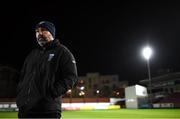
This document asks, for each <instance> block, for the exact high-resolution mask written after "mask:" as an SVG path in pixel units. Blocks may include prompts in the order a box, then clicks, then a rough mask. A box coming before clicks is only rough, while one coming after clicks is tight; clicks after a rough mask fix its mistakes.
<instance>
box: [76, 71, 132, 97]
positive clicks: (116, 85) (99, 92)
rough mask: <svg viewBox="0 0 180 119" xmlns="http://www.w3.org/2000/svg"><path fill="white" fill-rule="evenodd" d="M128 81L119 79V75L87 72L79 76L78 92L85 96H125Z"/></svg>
mask: <svg viewBox="0 0 180 119" xmlns="http://www.w3.org/2000/svg"><path fill="white" fill-rule="evenodd" d="M127 85H128V82H127V81H121V82H120V81H119V77H118V75H100V74H99V73H87V74H86V76H80V77H79V83H78V86H77V90H76V92H75V93H76V94H78V95H79V96H85V97H124V88H125V87H126V86H127Z"/></svg>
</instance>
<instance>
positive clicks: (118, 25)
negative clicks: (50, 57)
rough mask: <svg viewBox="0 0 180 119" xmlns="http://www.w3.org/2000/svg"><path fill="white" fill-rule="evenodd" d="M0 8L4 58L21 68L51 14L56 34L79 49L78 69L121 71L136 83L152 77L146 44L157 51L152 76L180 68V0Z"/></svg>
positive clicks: (1, 55) (0, 55)
mask: <svg viewBox="0 0 180 119" xmlns="http://www.w3.org/2000/svg"><path fill="white" fill-rule="evenodd" d="M2 6H3V7H2V8H0V14H1V17H0V22H1V23H0V24H1V26H0V34H1V40H0V41H1V42H0V64H3V65H8V66H11V67H14V68H15V69H17V70H18V71H19V70H20V69H21V67H22V64H23V62H24V59H25V57H26V56H27V55H28V53H29V52H30V51H31V50H32V48H34V47H35V45H36V39H35V30H34V27H35V25H36V24H37V23H38V22H39V21H41V20H48V21H51V22H53V23H54V24H55V25H56V31H57V32H56V37H57V38H58V39H60V42H61V43H62V44H64V45H65V46H67V47H68V48H69V49H70V50H71V52H72V53H73V54H74V56H75V58H76V61H77V68H78V74H79V75H80V76H82V75H86V73H87V72H99V73H100V74H118V75H119V79H120V80H129V81H130V82H133V83H136V82H137V81H138V80H142V79H145V78H147V67H146V61H145V60H144V59H143V57H142V56H141V49H142V47H143V46H144V45H146V44H147V43H149V45H151V46H152V48H153V51H154V54H153V57H152V59H151V61H150V66H151V74H152V76H158V75H159V74H158V71H160V70H161V69H170V71H171V72H176V71H180V53H179V51H180V7H179V6H180V3H178V2H174V3H171V1H169V2H157V1H156V2H152V1H144V2H142V1H141V2H138V1H135V2H130V1H128V0H127V1H124V2H123V1H122V2H112V1H111V2H110V1H101V2H97V1H92V0H91V1H89V2H88V1H84V2H78V1H74V2H72V1H69V2H68V1H67V2H63V1H56V2H46V3H41V2H37V1H36V2H27V1H25V2H23V3H21V4H20V3H18V2H16V3H11V4H9V3H4V4H2Z"/></svg>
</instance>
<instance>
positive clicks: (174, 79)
mask: <svg viewBox="0 0 180 119" xmlns="http://www.w3.org/2000/svg"><path fill="white" fill-rule="evenodd" d="M139 83H140V84H141V85H144V86H147V88H148V90H149V89H150V85H149V84H150V82H149V79H145V80H141V81H140V82H139ZM151 84H152V85H151V89H152V95H151V97H152V101H153V103H169V104H170V105H171V106H173V107H180V72H174V73H167V74H163V75H160V76H157V77H152V79H151Z"/></svg>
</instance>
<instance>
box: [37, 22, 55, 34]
mask: <svg viewBox="0 0 180 119" xmlns="http://www.w3.org/2000/svg"><path fill="white" fill-rule="evenodd" d="M39 27H42V28H46V29H47V30H48V31H49V32H50V33H51V34H52V36H53V37H54V38H55V31H56V28H55V26H54V24H53V23H51V22H49V21H41V22H39V23H38V24H37V25H36V29H37V28H39Z"/></svg>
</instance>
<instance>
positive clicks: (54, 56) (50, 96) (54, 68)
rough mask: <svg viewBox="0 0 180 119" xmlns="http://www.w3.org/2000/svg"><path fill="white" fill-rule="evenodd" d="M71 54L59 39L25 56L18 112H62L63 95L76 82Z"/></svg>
mask: <svg viewBox="0 0 180 119" xmlns="http://www.w3.org/2000/svg"><path fill="white" fill-rule="evenodd" d="M77 80H78V76H77V69H76V62H75V59H74V57H73V55H72V53H71V52H70V51H69V50H68V49H67V48H66V47H65V46H64V45H61V44H60V43H59V41H58V40H54V41H53V42H51V43H49V44H48V45H46V46H45V47H44V48H37V49H35V50H33V51H32V52H31V53H30V54H29V55H28V56H27V58H26V60H25V62H24V66H23V68H22V71H21V75H20V81H19V84H18V88H17V98H16V103H17V106H18V108H19V112H22V113H26V112H60V111H61V97H62V95H63V94H65V93H66V91H67V90H68V89H71V88H72V87H73V86H74V85H75V84H76V82H77Z"/></svg>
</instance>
